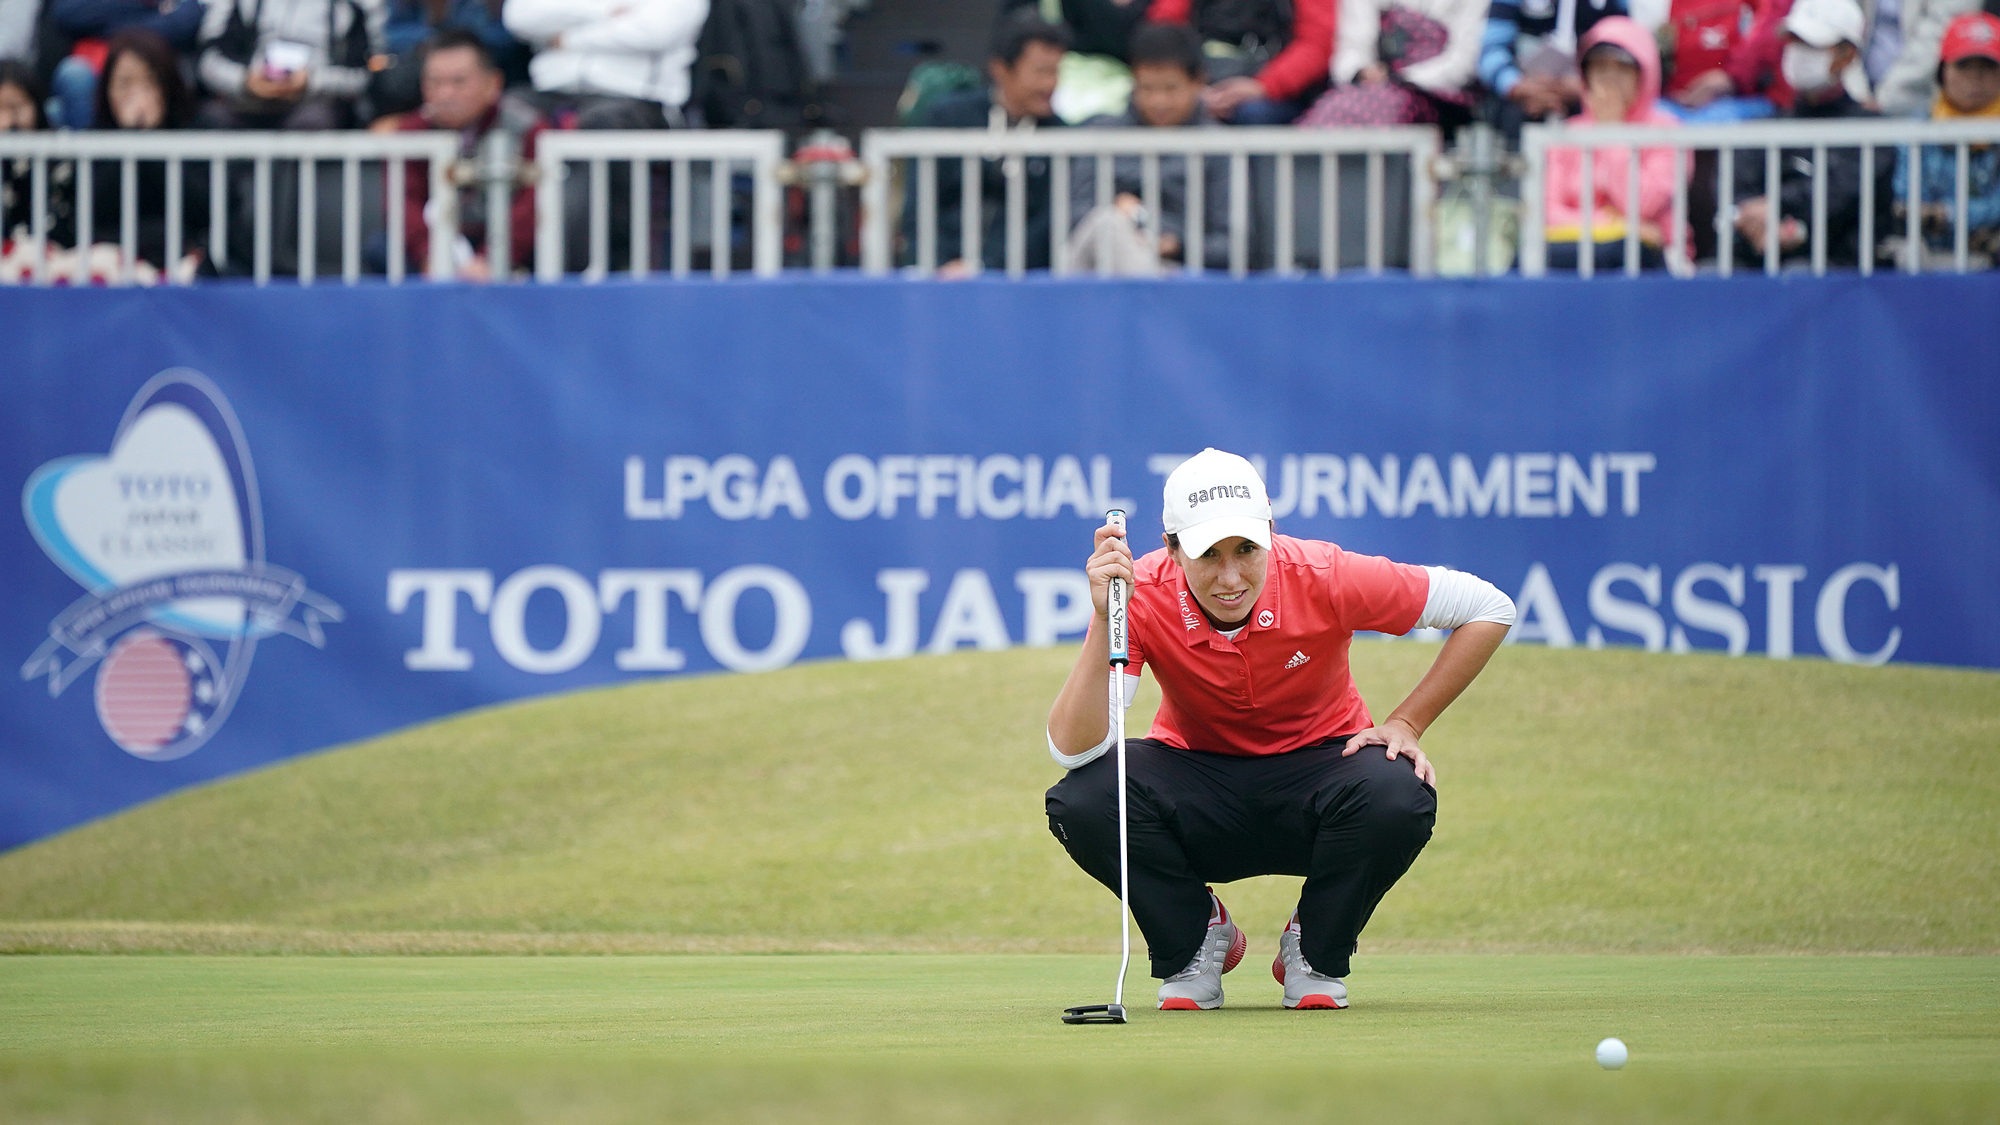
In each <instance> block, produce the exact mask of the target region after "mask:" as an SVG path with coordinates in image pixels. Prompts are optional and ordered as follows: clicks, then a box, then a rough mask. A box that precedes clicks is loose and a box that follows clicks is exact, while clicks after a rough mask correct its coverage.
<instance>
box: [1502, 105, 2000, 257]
mask: <svg viewBox="0 0 2000 1125" xmlns="http://www.w3.org/2000/svg"><path fill="white" fill-rule="evenodd" d="M1977 144H2000V119H1993V118H1984V119H1977V120H1964V121H1950V122H1930V121H1895V120H1885V119H1866V118H1862V119H1857V118H1842V119H1839V120H1832V121H1757V122H1745V123H1742V124H1735V125H1702V126H1685V127H1680V128H1675V127H1672V126H1650V125H1586V126H1574V127H1573V126H1568V125H1531V126H1528V127H1527V128H1525V129H1523V130H1522V131H1521V155H1522V158H1523V160H1524V162H1525V164H1526V172H1525V174H1524V175H1523V177H1522V180H1521V196H1522V198H1521V205H1522V216H1523V217H1522V223H1521V272H1522V273H1523V274H1524V275H1526V276H1528V277H1540V276H1543V275H1544V274H1545V273H1546V272H1547V266H1548V262H1547V250H1548V243H1547V227H1546V223H1547V216H1546V213H1545V206H1546V196H1545V194H1544V190H1545V186H1546V184H1547V174H1548V160H1549V155H1550V152H1551V151H1552V150H1556V149H1575V150H1580V152H1581V167H1580V171H1579V177H1578V182H1579V183H1580V184H1591V183H1594V182H1595V181H1594V180H1593V178H1592V177H1593V172H1594V170H1595V169H1594V164H1595V160H1596V153H1597V150H1599V149H1603V148H1623V149H1624V150H1625V151H1626V162H1627V167H1626V184H1625V187H1626V195H1625V197H1626V199H1628V200H1636V199H1637V198H1638V195H1639V158H1640V151H1641V150H1642V149H1670V150H1672V152H1673V155H1674V195H1673V220H1672V222H1673V227H1672V230H1671V231H1670V232H1669V233H1668V238H1669V242H1668V246H1667V252H1668V253H1669V254H1679V255H1681V256H1683V257H1686V256H1689V255H1687V249H1688V248H1687V246H1686V239H1687V235H1688V198H1689V183H1690V176H1691V169H1690V165H1689V159H1690V157H1691V155H1692V154H1694V153H1697V152H1700V151H1704V150H1713V151H1714V152H1715V153H1716V177H1715V179H1716V183H1715V187H1716V214H1715V235H1716V270H1717V272H1718V273H1720V274H1721V275H1722V276H1724V277H1728V276H1729V275H1730V274H1731V272H1733V268H1734V265H1735V254H1734V248H1735V231H1736V226H1735V223H1734V222H1733V218H1734V212H1735V210H1736V204H1737V202H1738V201H1737V200H1736V198H1735V163H1736V161H1737V160H1738V159H1741V158H1742V154H1744V153H1745V150H1749V151H1750V152H1751V153H1753V154H1754V153H1761V155H1762V159H1763V163H1764V180H1763V182H1764V184H1765V190H1766V192H1767V193H1775V192H1776V191H1777V190H1778V185H1779V183H1780V181H1781V177H1780V172H1781V171H1782V166H1781V161H1782V160H1783V154H1784V153H1785V152H1787V151H1806V152H1810V154H1811V157H1810V169H1809V170H1810V175H1811V177H1812V188H1813V191H1812V215H1811V219H1810V221H1809V222H1808V223H1807V224H1806V227H1807V231H1806V233H1807V238H1808V242H1809V246H1808V251H1807V252H1808V258H1809V262H1810V268H1811V270H1812V272H1813V273H1814V274H1815V275H1821V274H1824V273H1825V272H1826V268H1827V211H1828V207H1827V181H1828V178H1829V174H1828V165H1827V154H1828V152H1829V151H1832V150H1843V149H1845V150H1859V158H1860V199H1859V214H1858V216H1857V222H1858V224H1859V230H1858V237H1857V239H1856V248H1857V250H1856V258H1857V262H1856V265H1857V267H1858V268H1859V270H1860V272H1861V273H1862V274H1864V275H1866V274H1870V273H1873V272H1874V268H1875V252H1876V247H1877V243H1878V241H1879V238H1878V235H1884V236H1885V235H1888V234H1889V233H1891V232H1889V231H1879V232H1878V231H1877V230H1876V229H1875V217H1876V211H1877V207H1878V200H1877V198H1876V181H1877V179H1878V177H1879V176H1880V175H1881V174H1882V173H1884V172H1887V171H1892V170H1893V168H1894V164H1893V162H1894V161H1895V160H1897V159H1898V158H1899V157H1900V159H1901V160H1902V161H1903V163H1904V166H1905V168H1906V169H1907V171H1906V173H1905V186H1904V197H1903V203H1904V206H1905V214H1904V216H1903V220H1904V229H1903V232H1902V233H1903V237H1904V239H1905V242H1906V245H1905V247H1904V250H1903V254H1902V256H1901V262H1900V265H1901V267H1902V268H1903V270H1904V271H1905V272H1909V273H1917V272H1920V271H1921V270H1922V268H1923V258H1924V239H1923V230H1922V221H1923V214H1922V212H1923V207H1922V204H1923V203H1924V199H1923V195H1922V191H1923V186H1922V185H1923V175H1922V160H1921V153H1922V150H1923V149H1924V148H1925V147H1927V146H1932V145H1949V146H1952V147H1953V148H1954V149H1955V151H1956V159H1957V184H1956V190H1955V192H1954V193H1953V195H1954V198H1953V200H1952V215H1953V242H1954V246H1953V253H1952V259H1953V264H1954V268H1955V269H1957V271H1958V272H1960V273H1963V272H1965V271H1966V270H1967V269H1968V267H1969V252H1968V244H1967V239H1968V235H1969V233H1970V232H1969V231H1968V230H1967V223H1966V217H1967V207H1968V200H1969V189H1968V176H1967V172H1968V169H1969V167H1970V156H1971V153H1970V146H1972V145H1977ZM1751 158H1752V159H1755V158H1756V157H1755V156H1754V155H1753V156H1752V157H1751ZM1879 161H1888V162H1890V163H1878V162H1879ZM1595 197H1596V192H1594V191H1589V192H1584V193H1582V201H1583V207H1584V209H1585V210H1584V214H1583V216H1582V220H1581V222H1580V224H1579V226H1580V240H1579V243H1578V246H1577V272H1578V273H1579V275H1580V276H1583V277H1590V276H1592V274H1593V272H1594V266H1595V257H1596V246H1595V243H1594V242H1593V240H1592V233H1593V232H1592V227H1593V225H1594V222H1595V216H1596V214H1597V213H1598V210H1599V207H1598V205H1597V202H1596V198H1595ZM1934 202H1935V201H1934ZM1621 218H1622V216H1621ZM1779 219H1780V215H1779V212H1778V210H1777V208H1776V207H1773V208H1772V211H1771V221H1770V222H1767V223H1765V224H1764V232H1763V234H1764V237H1763V245H1762V246H1761V248H1760V249H1761V250H1762V251H1763V267H1764V272H1765V273H1766V274H1776V273H1778V272H1779V270H1780V268H1781V263H1782V261H1783V258H1784V254H1783V251H1782V248H1781V246H1780V240H1779V233H1780V230H1779V228H1780V226H1781V223H1780V221H1779ZM1624 226H1625V239H1624V256H1623V266H1624V273H1626V274H1627V275H1628V276H1629V275H1636V274H1637V273H1638V272H1639V259H1640V245H1639V223H1637V222H1626V223H1625V224H1624Z"/></svg>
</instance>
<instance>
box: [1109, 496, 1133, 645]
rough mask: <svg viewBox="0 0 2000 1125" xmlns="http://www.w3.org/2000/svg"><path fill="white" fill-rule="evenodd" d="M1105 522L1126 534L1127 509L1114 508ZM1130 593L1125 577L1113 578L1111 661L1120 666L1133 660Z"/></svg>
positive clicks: (1121, 533) (1119, 532) (1120, 532)
mask: <svg viewBox="0 0 2000 1125" xmlns="http://www.w3.org/2000/svg"><path fill="white" fill-rule="evenodd" d="M1104 522H1105V523H1106V524H1107V525H1109V526H1110V527H1112V528H1114V529H1116V530H1117V532H1118V534H1120V535H1123V534H1125V510H1124V509H1123V508H1113V509H1111V510H1110V511H1108V512H1106V513H1104ZM1129 593H1130V591H1128V590H1127V589H1126V586H1125V580H1124V579H1122V578H1113V579H1112V580H1111V605H1110V607H1109V608H1110V614H1109V616H1110V626H1111V630H1110V634H1111V635H1110V640H1111V663H1112V664H1113V665H1115V666H1117V667H1120V668H1122V667H1124V666H1126V665H1127V664H1130V663H1131V662H1132V651H1131V650H1132V644H1131V638H1130V636H1129V635H1128V632H1127V624H1128V623H1127V619H1126V608H1127V603H1128V600H1129V598H1128V595H1129Z"/></svg>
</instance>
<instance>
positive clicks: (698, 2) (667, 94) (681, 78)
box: [500, 0, 708, 129]
mask: <svg viewBox="0 0 2000 1125" xmlns="http://www.w3.org/2000/svg"><path fill="white" fill-rule="evenodd" d="M500 18H501V22H503V23H505V24H506V25H507V30H508V31H511V32H513V33H514V34H515V35H517V36H519V37H520V38H522V39H524V40H527V41H528V43H529V44H530V45H532V46H533V47H534V48H535V49H536V50H535V57H534V60H533V61H532V62H530V63H529V64H528V76H529V78H530V79H532V80H533V81H534V84H535V91H536V93H538V94H540V95H541V96H542V101H543V103H544V107H545V108H548V109H551V110H563V109H573V110H575V111H576V114H577V127H578V128H580V129H660V128H665V127H667V126H668V125H670V124H679V123H680V121H681V106H682V105H684V104H686V102H687V100H688V92H689V78H688V75H689V71H690V70H691V69H692V68H693V66H694V60H695V41H696V40H697V39H699V38H700V36H701V27H702V24H703V23H704V22H705V21H706V20H707V19H708V0H506V6H505V7H504V8H502V9H501V13H500Z"/></svg>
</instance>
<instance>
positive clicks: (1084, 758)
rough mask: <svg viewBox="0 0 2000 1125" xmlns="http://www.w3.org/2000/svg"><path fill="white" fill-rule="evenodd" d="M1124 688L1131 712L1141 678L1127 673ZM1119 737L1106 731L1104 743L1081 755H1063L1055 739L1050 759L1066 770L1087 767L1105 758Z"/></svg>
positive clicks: (1110, 731) (1051, 746)
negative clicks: (1106, 752)
mask: <svg viewBox="0 0 2000 1125" xmlns="http://www.w3.org/2000/svg"><path fill="white" fill-rule="evenodd" d="M1123 686H1124V688H1125V690H1124V691H1123V692H1121V693H1120V694H1121V695H1123V696H1124V697H1125V699H1124V703H1125V709H1126V710H1127V711H1130V710H1131V709H1132V700H1134V699H1136V698H1137V697H1138V695H1139V677H1138V676H1137V675H1136V674H1134V673H1131V672H1127V673H1125V676H1124V685H1123ZM1108 725H1109V724H1107V726H1108ZM1046 733H1047V732H1044V734H1046ZM1117 737H1118V732H1117V731H1115V730H1106V731H1105V732H1104V741H1103V742H1100V743H1098V744H1097V745H1095V746H1093V747H1091V748H1090V749H1088V750H1085V751H1084V752H1083V753H1081V754H1065V753H1063V752H1062V751H1060V750H1058V749H1056V740H1055V739H1054V738H1050V739H1049V757H1051V758H1054V759H1055V760H1056V765H1059V766H1061V767H1062V768H1064V769H1066V770H1073V769H1075V768H1076V767H1078V766H1087V765H1089V764H1090V763H1092V762H1094V761H1096V760H1097V759H1099V758H1102V757H1103V756H1104V752H1105V751H1106V750H1109V749H1111V743H1112V741H1113V740H1114V739H1116V738H1117Z"/></svg>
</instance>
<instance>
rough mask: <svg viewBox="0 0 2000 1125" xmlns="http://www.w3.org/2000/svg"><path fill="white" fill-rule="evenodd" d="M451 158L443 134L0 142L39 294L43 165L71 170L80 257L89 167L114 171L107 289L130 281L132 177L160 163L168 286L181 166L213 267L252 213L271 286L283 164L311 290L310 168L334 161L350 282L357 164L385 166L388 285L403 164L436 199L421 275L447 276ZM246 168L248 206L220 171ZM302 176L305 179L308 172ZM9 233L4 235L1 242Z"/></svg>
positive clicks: (46, 186) (45, 217) (180, 243)
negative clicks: (26, 177)
mask: <svg viewBox="0 0 2000 1125" xmlns="http://www.w3.org/2000/svg"><path fill="white" fill-rule="evenodd" d="M457 156H458V138H457V136H456V134H452V133H392V134H381V133H365V132H340V133H265V132H257V133H247V132H215V133H211V132H180V131H175V132H147V133H127V132H104V133H72V132H58V133H0V161H7V162H10V163H11V162H14V161H19V160H27V161H29V162H31V165H32V167H31V171H30V184H31V188H30V194H31V200H30V205H29V208H30V216H29V219H30V224H29V239H30V245H29V254H30V255H31V258H30V267H29V274H28V276H29V279H30V280H31V281H33V282H34V283H37V284H44V285H46V284H49V283H50V282H51V280H52V278H51V275H50V271H49V269H48V259H49V245H48V242H49V234H50V230H49V217H50V207H49V204H50V199H49V191H50V172H51V169H52V167H54V166H58V165H61V164H63V163H64V162H71V163H72V164H73V166H74V169H75V179H74V184H75V187H74V191H75V192H76V200H75V212H74V213H75V222H76V245H77V247H78V249H79V250H80V251H83V252H87V251H88V250H89V249H90V247H91V246H92V245H93V242H94V237H93V236H94V235H95V234H96V233H97V232H96V230H95V229H94V226H95V218H96V216H95V213H94V212H95V207H94V204H95V198H94V196H95V188H96V183H95V180H96V176H95V169H96V166H97V164H98V163H100V162H104V161H116V162H118V165H119V169H120V172H119V177H118V183H119V189H120V190H119V195H120V200H119V215H120V222H119V240H120V243H119V245H120V251H121V253H120V255H119V258H120V267H119V272H118V274H117V276H115V277H114V278H112V281H113V282H114V283H117V284H126V283H130V282H131V281H132V280H133V277H134V274H135V271H136V267H137V264H138V263H137V260H138V257H139V248H138V230H139V224H140V214H139V212H140V203H139V199H138V182H139V169H140V167H141V166H142V165H147V164H164V165H165V175H164V187H165V206H164V212H165V213H164V215H163V216H162V218H163V220H164V223H165V228H166V229H165V237H166V247H165V255H164V257H165V258H166V260H167V261H166V266H167V268H166V269H164V270H163V271H162V273H163V275H164V276H166V277H167V278H168V279H169V280H172V279H174V278H175V270H174V269H173V268H172V266H173V264H174V263H175V262H177V261H178V260H179V259H180V258H181V256H182V253H183V250H184V249H185V248H186V241H185V238H186V230H185V226H186V223H185V220H186V215H185V214H184V211H185V207H184V203H185V200H184V198H183V191H184V190H185V183H184V181H185V176H184V173H183V169H184V168H186V167H187V166H188V165H190V164H206V165H207V170H208V181H207V186H208V206H209V214H208V239H209V241H208V246H207V248H206V249H207V253H208V255H209V257H210V258H211V260H214V261H218V262H221V261H226V260H227V259H228V254H229V231H230V226H231V222H230V220H231V218H232V216H234V215H236V214H237V213H238V211H239V208H242V207H248V208H249V210H250V213H251V229H250V238H251V254H250V271H251V275H252V276H253V277H254V278H255V279H256V281H257V283H258V284H260V285H261V284H264V283H266V282H268V281H269V280H270V279H271V272H272V269H271V257H272V250H273V244H274V239H273V230H272V228H273V219H274V217H275V216H274V208H273V191H272V179H273V176H272V172H273V166H274V165H283V164H290V165H291V166H292V167H293V168H295V169H297V170H298V171H299V172H300V173H301V174H299V175H298V176H297V183H298V220H297V228H298V229H297V237H298V267H297V274H298V279H299V281H300V283H301V284H308V285H309V284H311V283H312V282H313V280H314V277H315V273H316V270H317V263H318V229H317V227H318V215H319V206H318V198H317V184H318V176H317V174H316V173H317V169H318V166H319V165H320V164H321V163H322V162H336V161H337V162H339V164H340V167H341V191H340V203H341V207H340V220H339V228H340V229H339V239H340V247H341V276H342V278H343V279H344V280H345V281H347V282H348V283H349V284H352V283H353V282H355V281H357V280H358V279H359V278H360V275H361V238H362V227H363V223H364V217H363V215H362V212H361V196H362V189H361V175H362V165H363V163H364V162H366V163H370V164H381V165H383V166H385V167H386V168H387V172H388V178H389V182H390V184H392V185H394V186H392V187H388V188H386V189H385V191H384V195H385V198H386V199H387V200H388V202H389V206H388V207H387V215H386V220H387V226H388V265H387V272H388V277H389V280H390V281H391V282H392V283H393V282H400V281H402V280H403V277H404V273H405V266H406V262H405V252H404V245H403V235H404V230H403V221H404V219H403V207H402V205H401V200H402V198H403V188H404V186H405V185H407V183H408V179H407V177H408V176H409V175H410V168H409V165H410V163H411V162H412V161H426V162H428V164H429V168H428V175H429V178H430V197H431V199H432V200H434V201H446V202H445V205H443V206H437V207H433V208H432V209H431V215H432V218H431V229H430V235H431V237H430V260H429V262H427V263H426V264H425V265H426V269H427V272H428V273H429V274H430V275H431V276H445V275H447V274H448V272H449V267H448V263H449V261H450V253H451V248H452V245H453V244H454V243H455V242H456V241H457V235H458V227H457V222H458V218H457V210H456V208H455V207H453V206H451V205H450V201H451V200H453V199H454V198H455V197H454V195H453V193H452V192H451V191H450V190H448V189H447V188H446V182H447V177H448V176H449V175H450V167H449V166H450V164H451V162H452V161H453V160H455V159H456V158H457ZM238 163H247V164H248V165H249V166H250V170H251V178H250V189H249V198H248V199H243V198H241V196H240V194H239V193H236V192H234V191H232V187H231V184H230V175H229V170H230V167H231V166H232V165H235V164H238ZM308 169H310V170H311V172H312V174H305V173H307V171H308ZM6 233H8V234H11V233H12V232H6Z"/></svg>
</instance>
